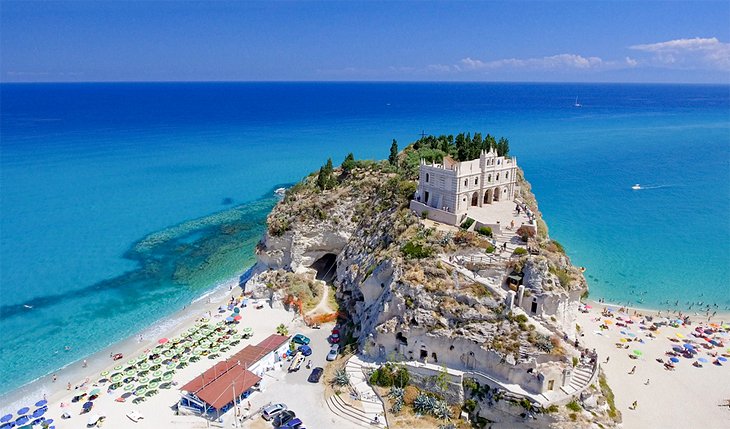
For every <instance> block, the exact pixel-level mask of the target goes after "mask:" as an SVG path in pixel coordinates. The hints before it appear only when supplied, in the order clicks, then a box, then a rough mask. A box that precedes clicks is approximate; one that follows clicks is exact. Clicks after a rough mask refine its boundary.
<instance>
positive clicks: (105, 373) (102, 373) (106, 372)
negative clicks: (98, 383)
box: [101, 371, 109, 377]
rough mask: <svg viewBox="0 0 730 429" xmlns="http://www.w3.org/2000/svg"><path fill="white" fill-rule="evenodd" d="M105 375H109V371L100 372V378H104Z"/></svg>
mask: <svg viewBox="0 0 730 429" xmlns="http://www.w3.org/2000/svg"><path fill="white" fill-rule="evenodd" d="M107 375H109V371H102V372H101V376H102V377H106V376H107Z"/></svg>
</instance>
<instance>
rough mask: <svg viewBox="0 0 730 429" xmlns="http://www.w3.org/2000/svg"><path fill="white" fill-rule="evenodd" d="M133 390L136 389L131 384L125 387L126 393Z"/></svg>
mask: <svg viewBox="0 0 730 429" xmlns="http://www.w3.org/2000/svg"><path fill="white" fill-rule="evenodd" d="M132 389H134V384H131V383H130V384H127V385H126V386H124V390H126V391H130V390H132Z"/></svg>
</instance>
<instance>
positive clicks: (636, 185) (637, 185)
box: [631, 183, 641, 191]
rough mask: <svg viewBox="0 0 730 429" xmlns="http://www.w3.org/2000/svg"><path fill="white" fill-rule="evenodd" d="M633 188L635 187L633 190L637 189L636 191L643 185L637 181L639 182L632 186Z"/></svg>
mask: <svg viewBox="0 0 730 429" xmlns="http://www.w3.org/2000/svg"><path fill="white" fill-rule="evenodd" d="M631 189H633V190H635V191H636V190H639V189H641V185H639V184H638V183H637V184H635V185H634V186H632V187H631Z"/></svg>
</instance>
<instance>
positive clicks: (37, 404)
mask: <svg viewBox="0 0 730 429" xmlns="http://www.w3.org/2000/svg"><path fill="white" fill-rule="evenodd" d="M47 403H48V401H46V400H45V399H41V400H40V401H38V402H36V403H35V406H36V407H42V406H44V405H46V404H47Z"/></svg>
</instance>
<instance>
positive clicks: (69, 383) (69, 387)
mask: <svg viewBox="0 0 730 429" xmlns="http://www.w3.org/2000/svg"><path fill="white" fill-rule="evenodd" d="M66 390H71V382H70V381H69V382H68V384H67V385H66Z"/></svg>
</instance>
